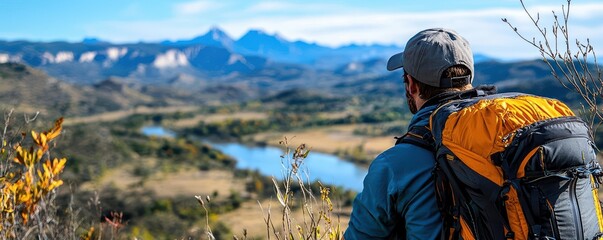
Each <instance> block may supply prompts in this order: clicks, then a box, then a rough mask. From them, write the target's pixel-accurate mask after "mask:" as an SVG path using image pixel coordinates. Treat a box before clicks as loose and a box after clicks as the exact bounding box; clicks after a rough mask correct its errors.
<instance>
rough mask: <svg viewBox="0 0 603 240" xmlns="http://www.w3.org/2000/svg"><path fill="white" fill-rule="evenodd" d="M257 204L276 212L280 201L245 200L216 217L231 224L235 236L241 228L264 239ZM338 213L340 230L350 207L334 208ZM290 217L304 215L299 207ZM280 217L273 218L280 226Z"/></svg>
mask: <svg viewBox="0 0 603 240" xmlns="http://www.w3.org/2000/svg"><path fill="white" fill-rule="evenodd" d="M259 204H262V207H263V208H264V210H267V209H268V208H271V212H272V213H273V214H274V213H278V212H279V211H280V207H281V205H280V203H279V202H278V201H277V200H276V199H274V200H265V201H262V202H260V203H258V202H255V201H247V202H245V203H243V204H242V205H241V207H240V208H239V209H237V210H236V211H232V212H229V213H226V214H221V215H220V216H219V217H218V220H219V221H221V222H224V223H225V224H226V225H228V226H232V231H233V234H235V235H237V236H239V237H240V236H241V235H242V232H243V229H246V230H247V236H248V238H250V239H265V238H266V236H267V233H266V223H265V222H264V219H263V218H262V216H264V215H265V213H263V212H262V209H261V208H260V206H259ZM335 210H336V211H337V212H336V213H340V217H339V221H340V226H341V227H342V230H343V231H345V229H346V228H347V227H348V221H349V220H350V216H349V213H350V212H352V208H351V207H347V208H343V209H340V210H338V209H335ZM291 216H292V218H293V219H295V220H296V221H298V222H303V219H304V215H303V213H302V210H301V209H297V210H295V211H293V212H292V215H291ZM279 220H282V219H276V218H275V219H274V223H275V226H280V225H281V222H282V221H279Z"/></svg>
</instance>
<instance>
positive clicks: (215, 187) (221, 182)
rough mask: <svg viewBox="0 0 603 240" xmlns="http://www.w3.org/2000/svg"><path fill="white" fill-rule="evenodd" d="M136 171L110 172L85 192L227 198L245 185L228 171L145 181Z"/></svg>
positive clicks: (185, 173) (86, 186) (176, 174)
mask: <svg viewBox="0 0 603 240" xmlns="http://www.w3.org/2000/svg"><path fill="white" fill-rule="evenodd" d="M149 161H150V160H149ZM133 169H134V166H133V165H127V166H123V167H119V168H116V169H111V170H109V171H107V173H105V174H104V175H103V177H101V178H100V179H98V180H96V181H94V182H87V183H85V184H83V185H82V189H84V190H93V189H99V188H102V187H106V186H110V185H113V186H115V187H117V188H119V189H121V190H124V191H127V190H128V189H131V188H132V187H142V188H146V189H150V190H152V191H154V192H155V193H156V194H157V196H158V197H174V196H192V195H199V194H201V195H212V193H213V192H218V194H219V195H220V196H228V195H229V194H230V192H231V191H237V192H243V191H244V182H243V181H242V180H237V179H235V177H234V174H233V173H232V172H231V171H226V170H212V171H200V170H196V169H189V170H180V171H178V172H168V173H165V172H158V173H155V174H153V175H151V176H149V177H148V178H147V179H144V181H143V179H142V178H141V177H138V176H135V175H133V174H132V172H133Z"/></svg>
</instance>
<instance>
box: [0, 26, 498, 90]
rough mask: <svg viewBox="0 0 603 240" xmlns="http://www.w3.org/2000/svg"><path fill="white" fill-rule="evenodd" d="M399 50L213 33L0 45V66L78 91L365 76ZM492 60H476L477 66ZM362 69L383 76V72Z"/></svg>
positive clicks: (262, 34) (259, 34) (257, 32)
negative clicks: (43, 75)
mask: <svg viewBox="0 0 603 240" xmlns="http://www.w3.org/2000/svg"><path fill="white" fill-rule="evenodd" d="M400 49H401V47H399V46H394V45H389V46H386V45H355V44H352V45H347V46H342V47H338V48H331V47H326V46H321V45H319V44H316V43H307V42H304V41H289V40H287V39H285V38H284V37H282V36H280V35H279V34H268V33H266V32H264V31H261V30H250V31H248V32H247V33H246V34H244V35H243V36H242V37H240V38H239V39H236V40H235V39H233V38H231V37H230V36H229V35H228V34H227V33H225V32H224V31H222V30H221V29H219V28H217V27H214V28H212V29H210V30H209V31H208V32H207V33H205V34H203V35H201V36H198V37H195V38H192V39H188V40H177V41H162V42H157V43H144V42H140V43H128V44H113V43H110V42H107V41H103V40H100V39H96V38H86V39H84V40H83V41H81V42H75V43H73V42H30V41H0V63H5V62H18V63H23V64H26V65H29V66H32V67H35V68H39V69H42V70H44V71H46V72H48V73H49V74H50V75H51V76H54V77H57V78H60V79H64V80H66V81H69V82H74V83H79V84H93V83H96V82H99V81H102V80H105V79H107V78H109V77H119V78H122V79H126V81H143V82H146V83H153V84H164V83H169V81H170V80H172V79H174V78H177V77H178V76H182V74H185V75H187V76H189V77H190V78H191V79H194V81H193V82H204V81H214V82H232V81H236V79H241V78H255V79H257V78H263V79H266V78H270V79H280V80H287V79H295V78H300V77H307V76H308V75H310V76H314V75H317V74H318V75H321V74H322V75H324V72H332V71H338V72H340V73H342V74H351V73H358V72H362V73H367V72H364V71H363V70H361V69H360V70H359V69H358V68H356V69H354V65H358V64H363V62H366V61H369V62H370V61H372V62H379V61H381V60H383V59H387V57H389V56H390V55H392V54H394V53H396V52H398V51H400ZM490 59H491V58H489V57H486V56H483V55H479V54H476V60H480V61H487V60H490ZM346 67H347V68H350V67H351V68H352V69H348V70H345V68H346ZM367 70H368V73H375V72H379V73H384V72H385V69H384V67H373V68H370V70H369V69H368V68H367ZM306 73H308V74H306ZM327 74H328V73H327Z"/></svg>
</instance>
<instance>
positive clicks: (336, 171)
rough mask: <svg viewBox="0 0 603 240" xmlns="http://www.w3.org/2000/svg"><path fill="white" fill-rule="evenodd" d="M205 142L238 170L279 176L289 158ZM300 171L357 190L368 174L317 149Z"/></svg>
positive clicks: (162, 132) (160, 132) (153, 131)
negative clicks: (227, 157)
mask: <svg viewBox="0 0 603 240" xmlns="http://www.w3.org/2000/svg"><path fill="white" fill-rule="evenodd" d="M141 131H142V133H143V134H145V135H149V136H151V135H152V136H167V137H174V136H175V134H174V133H173V132H172V131H170V130H167V129H164V128H163V127H160V126H146V127H143V128H142V130H141ZM206 143H208V144H209V145H211V146H213V147H214V148H216V149H218V150H220V151H222V152H223V153H225V154H227V155H229V156H231V157H233V158H234V159H236V160H237V164H236V167H237V168H238V169H251V170H257V171H259V172H260V173H261V174H263V175H266V176H273V177H276V178H278V179H282V178H283V176H284V168H283V165H282V163H286V164H288V163H287V162H288V161H287V159H290V158H285V159H282V158H281V156H282V155H283V153H284V150H283V149H281V148H277V147H272V146H249V145H244V144H241V143H236V142H228V143H216V142H206ZM301 170H302V171H301V175H300V176H301V177H303V178H304V179H305V180H310V181H314V180H320V181H321V182H322V183H324V184H330V185H335V186H341V187H343V188H345V189H350V190H354V191H357V192H360V191H361V190H362V180H363V179H364V176H366V173H367V169H366V168H363V167H360V166H357V165H355V164H353V163H351V162H349V161H346V160H343V159H341V158H339V157H337V156H335V155H332V154H325V153H320V152H310V154H309V155H308V157H307V158H306V159H305V160H304V163H303V164H302V168H301Z"/></svg>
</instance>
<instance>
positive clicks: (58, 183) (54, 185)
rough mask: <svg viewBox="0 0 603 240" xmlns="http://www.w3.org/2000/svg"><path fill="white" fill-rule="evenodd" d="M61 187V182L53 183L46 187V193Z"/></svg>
mask: <svg viewBox="0 0 603 240" xmlns="http://www.w3.org/2000/svg"><path fill="white" fill-rule="evenodd" d="M61 185H63V180H57V181H53V182H52V183H51V184H50V186H49V187H48V191H52V190H53V189H55V188H57V187H59V186H61Z"/></svg>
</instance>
